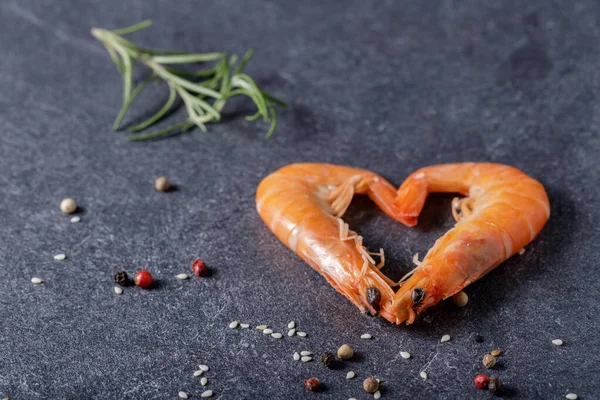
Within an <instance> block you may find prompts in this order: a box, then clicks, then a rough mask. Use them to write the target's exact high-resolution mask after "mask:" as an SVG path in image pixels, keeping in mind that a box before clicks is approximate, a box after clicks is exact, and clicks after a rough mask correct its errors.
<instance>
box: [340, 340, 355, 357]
mask: <svg viewBox="0 0 600 400" xmlns="http://www.w3.org/2000/svg"><path fill="white" fill-rule="evenodd" d="M337 355H338V357H339V358H340V359H342V360H349V359H351V358H352V357H353V356H354V349H353V348H352V347H350V346H349V345H347V344H343V345H341V346H340V348H339V349H338V351H337Z"/></svg>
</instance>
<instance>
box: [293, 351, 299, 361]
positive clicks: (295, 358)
mask: <svg viewBox="0 0 600 400" xmlns="http://www.w3.org/2000/svg"><path fill="white" fill-rule="evenodd" d="M294 360H296V361H298V360H300V354H298V352H295V353H294Z"/></svg>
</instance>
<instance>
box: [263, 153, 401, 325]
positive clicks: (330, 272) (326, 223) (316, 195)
mask: <svg viewBox="0 0 600 400" xmlns="http://www.w3.org/2000/svg"><path fill="white" fill-rule="evenodd" d="M354 194H367V195H369V197H370V198H371V199H372V200H373V201H374V202H375V203H376V204H377V205H378V206H379V207H380V208H381V209H382V210H383V211H384V212H385V213H386V214H388V215H389V216H391V217H392V218H395V219H397V220H400V219H401V216H400V214H399V210H398V209H397V208H396V206H395V204H394V200H395V198H396V188H395V187H394V186H392V185H391V184H390V183H389V182H387V181H386V180H385V179H383V178H382V177H380V176H379V175H377V174H375V173H373V172H370V171H367V170H364V169H358V168H350V167H343V166H337V165H329V164H312V163H306V164H291V165H288V166H285V167H283V168H281V169H279V170H278V171H276V172H274V173H272V174H271V175H269V176H267V177H266V178H265V179H263V181H262V182H261V183H260V185H259V186H258V189H257V193H256V208H257V210H258V213H259V214H260V216H261V218H262V219H263V221H264V222H265V223H266V224H267V226H268V227H269V228H270V229H271V230H272V231H273V233H275V235H276V236H277V237H278V238H279V239H280V240H281V241H282V242H283V243H285V244H286V245H287V246H288V247H289V248H290V249H292V250H293V251H294V252H296V254H298V255H299V256H300V257H301V258H302V259H303V260H304V261H306V262H307V263H308V264H310V265H311V266H312V267H313V268H314V269H315V270H316V271H317V272H319V273H321V274H322V275H323V276H324V277H325V278H326V279H327V281H328V282H329V283H330V284H331V285H332V286H333V287H334V288H335V289H336V290H337V291H338V292H340V293H342V294H343V295H344V296H346V297H347V298H348V299H349V300H350V301H352V302H353V303H354V304H355V305H356V306H357V307H359V308H360V309H361V310H362V311H363V312H365V310H369V311H370V312H371V313H373V314H376V313H377V312H379V313H380V315H382V316H383V317H385V318H386V319H388V320H395V317H394V315H393V313H392V301H393V299H394V291H393V290H392V288H391V286H392V285H393V284H394V283H393V282H391V280H390V279H389V278H387V277H386V276H385V275H383V274H382V273H381V271H379V269H380V268H381V267H382V266H383V263H384V256H383V250H380V252H379V253H376V254H378V255H379V258H380V262H379V263H377V264H376V263H375V260H374V259H373V257H372V256H373V255H374V253H369V252H368V251H367V249H366V248H365V247H364V246H363V243H362V237H361V236H359V235H357V234H356V233H355V232H353V231H351V230H349V228H348V225H347V224H346V223H345V222H344V221H343V220H342V219H341V216H342V215H343V214H344V212H345V211H346V209H347V208H348V206H349V205H350V201H351V200H352V196H353V195H354Z"/></svg>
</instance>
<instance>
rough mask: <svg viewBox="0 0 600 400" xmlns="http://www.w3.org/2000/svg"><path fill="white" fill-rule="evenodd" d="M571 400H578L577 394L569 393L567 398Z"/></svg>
mask: <svg viewBox="0 0 600 400" xmlns="http://www.w3.org/2000/svg"><path fill="white" fill-rule="evenodd" d="M565 397H566V398H567V399H569V400H577V398H578V397H577V395H576V394H575V393H569V394H567V395H566V396H565Z"/></svg>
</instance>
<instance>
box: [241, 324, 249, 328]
mask: <svg viewBox="0 0 600 400" xmlns="http://www.w3.org/2000/svg"><path fill="white" fill-rule="evenodd" d="M240 326H241V327H242V329H247V328H250V324H240Z"/></svg>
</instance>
